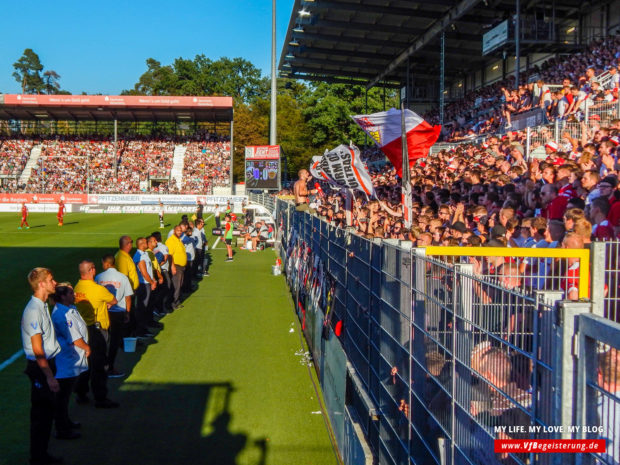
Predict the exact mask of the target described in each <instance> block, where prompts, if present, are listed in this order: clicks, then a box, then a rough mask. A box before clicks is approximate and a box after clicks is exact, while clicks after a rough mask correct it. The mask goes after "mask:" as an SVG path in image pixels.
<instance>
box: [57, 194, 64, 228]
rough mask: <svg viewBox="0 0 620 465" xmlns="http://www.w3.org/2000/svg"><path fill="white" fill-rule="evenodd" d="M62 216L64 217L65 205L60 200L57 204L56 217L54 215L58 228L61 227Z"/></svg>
mask: <svg viewBox="0 0 620 465" xmlns="http://www.w3.org/2000/svg"><path fill="white" fill-rule="evenodd" d="M63 216H65V204H64V202H63V201H62V200H61V201H59V202H58V215H56V218H58V226H62V218H63Z"/></svg>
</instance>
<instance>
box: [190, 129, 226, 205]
mask: <svg viewBox="0 0 620 465" xmlns="http://www.w3.org/2000/svg"><path fill="white" fill-rule="evenodd" d="M229 183H230V141H228V140H227V139H225V138H222V137H215V136H213V137H210V138H209V139H208V140H202V141H198V142H197V141H192V142H190V143H189V144H188V145H187V150H186V152H185V166H184V168H183V186H182V188H181V192H182V193H191V192H211V191H212V188H213V187H214V186H227V185H228V184H229Z"/></svg>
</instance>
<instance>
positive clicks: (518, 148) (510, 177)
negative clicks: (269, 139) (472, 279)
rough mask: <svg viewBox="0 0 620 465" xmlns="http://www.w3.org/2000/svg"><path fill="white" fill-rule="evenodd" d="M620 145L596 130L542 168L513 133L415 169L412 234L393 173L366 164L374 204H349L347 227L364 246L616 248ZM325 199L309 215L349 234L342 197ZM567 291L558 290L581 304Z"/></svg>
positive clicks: (618, 127)
mask: <svg viewBox="0 0 620 465" xmlns="http://www.w3.org/2000/svg"><path fill="white" fill-rule="evenodd" d="M584 126H585V123H584ZM618 135H620V120H613V121H611V123H610V127H599V126H598V125H596V124H595V125H593V126H592V127H587V128H586V130H585V131H584V137H583V138H582V140H577V139H574V138H571V137H570V135H568V134H565V135H564V137H565V144H562V145H558V144H555V143H554V142H553V141H549V142H548V143H546V144H545V146H544V151H545V152H544V157H543V158H542V159H539V158H534V159H531V160H526V159H525V157H524V145H523V144H524V139H525V137H526V136H525V133H524V132H510V133H509V134H507V135H506V136H504V137H503V138H502V139H500V138H499V137H497V136H493V137H490V138H489V139H488V140H487V142H485V143H484V144H462V145H460V146H457V147H456V148H454V149H450V150H442V151H440V152H438V153H437V154H435V155H433V156H430V157H428V158H426V159H422V160H419V161H418V162H417V163H415V165H414V166H413V167H412V169H411V186H412V191H413V195H412V205H413V208H412V217H413V218H412V222H411V223H412V224H411V227H409V228H406V227H405V224H404V221H403V213H402V199H401V179H400V177H399V176H397V174H396V170H395V168H394V167H393V166H392V165H391V164H390V163H384V164H382V165H381V164H376V165H373V164H368V171H369V173H370V175H371V178H372V180H373V185H374V187H375V191H376V198H373V199H367V197H366V196H365V195H364V194H363V193H360V192H358V193H356V194H355V198H354V199H353V201H352V211H351V220H350V222H351V226H352V228H354V230H355V232H356V233H357V234H360V235H362V236H364V237H366V238H389V239H400V240H408V241H411V242H412V243H413V245H414V246H429V245H440V246H496V247H536V248H541V247H554V248H562V247H563V248H583V247H584V245H586V244H588V243H590V242H591V241H593V240H611V239H615V238H620V191H619V190H618V184H619V183H618V175H619V174H620V164H619V163H618V161H617V160H618V152H620V150H619V149H618V144H619V143H620V139H618ZM541 149H542V147H541ZM372 151H373V153H374V151H375V150H374V149H372ZM313 185H314V181H311V182H310V183H309V186H313ZM322 191H323V193H317V194H315V195H311V196H310V198H309V202H310V207H311V208H314V209H316V210H317V213H318V214H319V215H320V216H321V217H323V218H325V219H326V220H327V221H329V222H332V224H334V225H336V226H340V227H346V223H347V220H346V214H347V213H346V211H345V210H346V209H345V205H346V204H345V202H346V199H345V196H344V194H343V193H342V192H340V191H337V190H334V189H332V188H330V186H328V185H324V186H323V189H322ZM477 265H481V266H490V265H489V264H488V263H486V264H477ZM491 267H492V266H491ZM525 267H528V269H529V274H532V273H533V274H536V273H537V271H536V270H533V269H532V268H533V267H535V264H527V263H526V264H525V265H523V267H522V271H523V268H525ZM569 281H570V280H569ZM572 284H574V283H572ZM572 284H571V283H570V282H567V281H566V282H564V283H563V284H561V285H562V286H566V289H564V290H565V291H566V293H567V295H568V296H570V298H577V294H576V287H575V286H574V285H572Z"/></svg>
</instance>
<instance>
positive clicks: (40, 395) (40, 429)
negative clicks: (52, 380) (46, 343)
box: [24, 359, 56, 460]
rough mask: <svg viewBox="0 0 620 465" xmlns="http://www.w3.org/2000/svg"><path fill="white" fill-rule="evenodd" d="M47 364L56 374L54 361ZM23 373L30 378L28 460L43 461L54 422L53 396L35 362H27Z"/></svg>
mask: <svg viewBox="0 0 620 465" xmlns="http://www.w3.org/2000/svg"><path fill="white" fill-rule="evenodd" d="M47 362H48V364H49V366H50V368H51V370H52V373H54V374H56V363H55V362H54V359H51V360H48V361H47ZM24 373H26V375H28V378H30V459H31V460H43V459H44V458H45V457H46V456H47V446H48V444H49V440H50V434H51V432H52V423H53V422H54V410H55V402H56V401H55V396H54V393H53V392H52V391H51V390H50V387H49V386H48V384H47V379H46V378H45V374H44V373H43V371H42V370H41V368H40V367H39V365H37V362H35V361H32V360H28V362H27V364H26V370H25V371H24Z"/></svg>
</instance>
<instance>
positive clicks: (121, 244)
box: [118, 236, 133, 252]
mask: <svg viewBox="0 0 620 465" xmlns="http://www.w3.org/2000/svg"><path fill="white" fill-rule="evenodd" d="M132 244H133V241H132V240H131V237H129V236H121V237H120V239H119V240H118V248H119V249H121V250H122V251H123V252H129V251H130V250H131V247H132Z"/></svg>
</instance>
